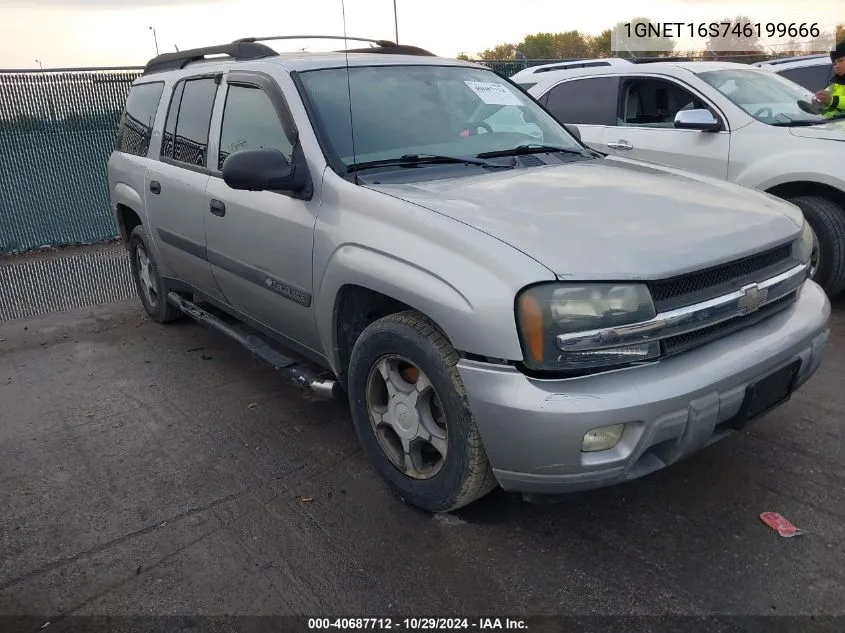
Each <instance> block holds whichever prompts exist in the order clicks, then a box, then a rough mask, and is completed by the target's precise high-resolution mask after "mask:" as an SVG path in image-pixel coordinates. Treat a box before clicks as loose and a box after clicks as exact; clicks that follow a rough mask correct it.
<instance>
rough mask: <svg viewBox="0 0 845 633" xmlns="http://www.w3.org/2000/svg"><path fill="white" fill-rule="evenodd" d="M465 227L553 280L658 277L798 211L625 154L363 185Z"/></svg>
mask: <svg viewBox="0 0 845 633" xmlns="http://www.w3.org/2000/svg"><path fill="white" fill-rule="evenodd" d="M368 186H369V187H370V188H371V189H374V190H376V191H380V192H382V193H384V194H387V195H391V196H394V197H397V198H400V199H403V200H406V201H408V202H411V203H413V204H416V205H419V206H422V207H425V208H427V209H430V210H431V211H435V212H437V213H440V214H443V215H445V216H448V217H450V218H452V219H454V220H457V221H458V222H462V223H464V224H467V225H470V226H472V227H474V228H476V229H478V230H480V231H483V232H485V233H488V234H489V235H492V236H494V237H496V238H498V239H499V240H501V241H503V242H505V243H507V244H510V245H511V246H513V247H514V248H517V249H519V250H520V251H522V252H523V253H525V254H526V255H528V256H530V257H532V258H534V259H535V260H537V261H538V262H540V263H541V264H543V265H544V266H546V267H547V268H549V269H550V270H551V271H552V272H554V273H556V274H557V275H559V276H560V277H561V278H571V279H595V280H598V279H615V280H621V279H643V280H645V279H659V278H664V277H669V276H672V275H675V274H683V273H686V272H690V271H692V270H700V269H702V268H706V267H709V266H714V265H718V264H721V263H724V262H726V261H730V260H733V259H738V258H740V257H744V256H745V255H748V254H751V253H754V252H758V251H761V250H764V249H766V248H767V247H770V246H775V245H778V244H781V243H783V242H784V241H787V240H789V239H791V238H795V237H797V236H798V234H799V232H800V229H801V225H802V222H803V219H802V216H801V211H800V210H799V209H798V208H797V207H795V206H793V205H791V204H789V203H786V202H783V201H782V200H778V199H776V198H774V197H773V196H769V195H768V194H764V193H760V192H758V191H754V190H752V189H747V188H744V187H739V186H737V185H733V184H730V183H728V182H723V181H719V180H715V179H710V178H705V177H698V176H694V175H691V174H689V173H685V172H681V171H679V170H675V169H671V168H663V167H657V166H654V165H648V164H644V163H638V162H636V161H632V160H629V159H618V158H603V159H598V160H586V161H583V162H577V163H569V164H566V165H560V166H557V165H555V166H546V167H535V168H531V169H515V170H513V171H508V172H502V171H496V172H486V173H484V174H482V175H479V176H470V177H464V178H456V179H449V180H439V181H436V180H435V181H428V182H422V183H420V182H416V183H411V184H377V185H368Z"/></svg>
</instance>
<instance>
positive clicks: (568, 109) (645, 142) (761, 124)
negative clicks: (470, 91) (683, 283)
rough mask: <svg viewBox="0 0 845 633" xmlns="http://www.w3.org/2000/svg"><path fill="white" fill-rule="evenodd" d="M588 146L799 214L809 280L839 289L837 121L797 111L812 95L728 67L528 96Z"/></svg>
mask: <svg viewBox="0 0 845 633" xmlns="http://www.w3.org/2000/svg"><path fill="white" fill-rule="evenodd" d="M529 93H530V94H531V95H533V96H534V97H536V98H537V99H538V100H539V101H540V103H541V104H543V105H544V106H545V107H546V108H547V109H548V111H549V112H551V113H552V114H553V115H554V116H555V117H556V118H557V119H558V120H559V121H561V122H563V123H566V124H567V125H568V126H569V127H573V126H576V127H577V128H578V130H579V132H580V134H581V138H582V139H583V141H584V142H585V143H586V144H587V145H589V146H590V147H592V148H594V149H597V150H599V151H602V152H607V153H609V154H611V155H614V156H620V157H622V156H624V157H630V158H634V159H638V160H644V161H650V162H655V163H658V164H663V165H668V166H672V167H677V168H681V169H684V170H688V171H693V172H696V173H699V174H703V175H707V176H713V177H716V178H719V179H722V180H728V181H731V182H734V183H737V184H740V185H743V186H746V187H753V188H755V189H759V190H761V191H764V192H766V193H769V194H771V195H774V196H777V197H779V198H783V199H785V200H787V201H789V202H790V203H793V204H795V205H797V206H798V207H800V208H801V210H802V211H803V213H804V215H805V216H806V217H807V219H808V220H809V222H810V225H811V226H812V228H813V231H814V232H815V235H816V237H817V239H818V245H819V249H818V259H817V261H816V262H814V265H815V272H814V277H813V279H814V280H815V281H817V282H818V283H819V284H820V285H821V286H822V287H823V288H824V289H825V291H826V292H827V293H828V294H829V295H830V296H833V295H837V294H838V293H840V292H841V291H842V290H843V289H845V172H844V171H843V170H842V169H841V166H840V163H841V159H842V156H843V148H845V146H843V144H842V142H843V141H845V121H841V120H840V121H831V120H830V119H827V118H825V117H823V116H820V115H814V114H808V113H806V112H804V111H802V110H801V109H800V108H799V107H798V104H797V102H798V101H799V100H802V99H804V100H809V99H812V93H811V92H810V91H808V90H806V89H804V88H801V87H800V86H799V85H797V84H795V83H794V82H792V81H789V80H787V79H785V78H783V77H781V76H779V75H777V74H775V73H772V72H769V71H766V70H763V69H760V68H755V67H752V66H750V65H745V64H737V63H729V62H703V61H699V62H659V63H653V64H646V65H637V64H632V65H630V66H616V67H607V68H589V69H583V70H572V71H557V72H556V73H555V76H554V77H553V78H550V79H548V80H545V81H542V82H540V83H538V84H537V85H536V86H534V87H533V88H531V89H530V90H529Z"/></svg>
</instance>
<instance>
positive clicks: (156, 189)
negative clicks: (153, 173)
mask: <svg viewBox="0 0 845 633" xmlns="http://www.w3.org/2000/svg"><path fill="white" fill-rule="evenodd" d="M150 191H152V192H153V193H154V194H155V195H158V194H160V193H161V183H160V182H159V181H158V180H152V181H150Z"/></svg>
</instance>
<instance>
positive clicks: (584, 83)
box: [545, 77, 619, 125]
mask: <svg viewBox="0 0 845 633" xmlns="http://www.w3.org/2000/svg"><path fill="white" fill-rule="evenodd" d="M618 100H619V78H618V77H591V78H588V79H574V80H572V81H567V82H565V83H562V84H558V85H557V86H555V87H554V88H552V89H551V90H550V91H549V93H548V100H547V101H546V102H545V105H546V108H547V109H548V110H549V112H551V113H552V114H553V115H554V116H555V118H556V119H557V120H558V121H560V122H561V123H574V124H581V125H616V110H617V107H616V106H617V103H618Z"/></svg>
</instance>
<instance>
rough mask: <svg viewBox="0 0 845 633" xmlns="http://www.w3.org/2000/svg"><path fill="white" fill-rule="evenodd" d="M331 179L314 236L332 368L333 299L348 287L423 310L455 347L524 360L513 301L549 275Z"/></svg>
mask: <svg viewBox="0 0 845 633" xmlns="http://www.w3.org/2000/svg"><path fill="white" fill-rule="evenodd" d="M332 180H333V179H327V182H326V186H325V187H324V193H325V196H326V197H325V200H324V203H325V204H324V205H323V206H322V208H321V210H320V216H319V220H318V222H317V227H316V229H317V230H316V234H315V241H314V264H315V266H314V270H315V275H314V281H315V283H314V295H315V299H314V310H315V319H316V326H317V334H318V336H319V339H320V345H321V347H322V349H323V353H324V355H325V356H326V358H328V359H329V360H330V361H331V363H332V369H333V370H334V371H335V372H336V373H338V369H339V367H338V365H339V357H338V350H337V347H338V345H337V339H338V335H337V329H338V328H337V324H336V322H335V318H336V317H335V313H336V305H337V298H338V296H339V293H340V291H341V289H342V288H343V287H344V286H347V285H354V286H360V287H362V288H365V289H368V290H371V291H374V292H377V293H380V294H382V295H385V296H387V297H390V298H392V299H394V300H396V301H400V302H402V303H404V304H405V305H407V306H410V307H411V308H413V309H416V310H418V311H419V312H421V313H422V314H424V315H426V316H427V317H429V318H430V319H432V320H433V321H435V322H436V323H437V325H438V326H439V327H440V328H441V329H442V330H443V332H444V333H445V334H446V336H447V337H448V338H449V340H450V342H451V343H452V345H454V347H455V348H456V349H458V350H460V351H464V352H468V353H472V354H477V355H479V356H488V357H491V358H499V359H508V360H520V359H521V358H522V347H521V345H520V341H519V336H518V333H517V328H516V321H515V317H514V300H515V297H516V294H517V293H518V292H519V290H520V289H522V288H523V287H524V286H526V285H528V284H532V283H536V282H539V281H544V280H548V281H552V280H554V279H555V276H554V274H553V273H552V272H551V271H550V270H548V269H547V268H545V267H544V266H542V265H541V264H539V263H538V262H536V261H535V260H533V259H531V258H530V257H528V256H526V255H525V254H524V253H521V252H519V251H517V250H516V249H514V248H513V247H512V246H510V245H508V244H505V243H503V242H502V241H500V240H498V239H496V238H494V237H491V236H489V235H487V234H485V233H482V232H480V231H478V230H477V229H474V228H471V227H469V226H467V225H464V224H461V223H459V222H456V221H454V220H452V219H450V218H447V217H445V216H443V215H440V214H438V213H435V212H433V211H429V210H428V209H423V208H421V207H419V206H417V205H414V204H412V203H409V202H406V201H402V200H398V199H396V198H394V197H392V196H388V195H385V194H382V193H379V192H376V191H372V190H368V189H366V188H363V187H358V186H355V185H352V184H350V183H346V182H343V183H337V182H336V181H334V182H332Z"/></svg>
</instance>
